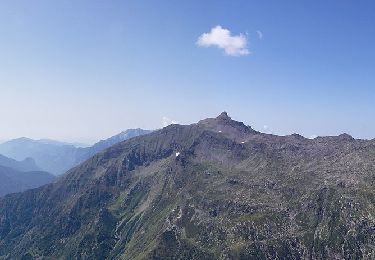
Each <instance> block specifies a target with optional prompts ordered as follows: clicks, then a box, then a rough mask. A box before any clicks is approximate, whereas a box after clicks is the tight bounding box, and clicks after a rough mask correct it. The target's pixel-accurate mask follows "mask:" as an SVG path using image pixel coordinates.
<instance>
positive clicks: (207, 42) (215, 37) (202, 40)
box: [196, 25, 250, 56]
mask: <svg viewBox="0 0 375 260" xmlns="http://www.w3.org/2000/svg"><path fill="white" fill-rule="evenodd" d="M196 44H197V45H198V46H201V47H211V46H215V47H218V48H220V49H223V50H224V51H225V54H227V55H229V56H245V55H248V54H250V51H249V50H248V49H247V38H246V36H245V35H243V34H239V35H233V36H232V35H231V32H230V31H229V30H228V29H225V28H223V27H221V26H220V25H217V26H215V27H214V28H212V29H211V31H210V32H209V33H203V34H202V35H201V36H199V38H198V40H197V42H196Z"/></svg>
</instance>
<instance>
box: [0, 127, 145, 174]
mask: <svg viewBox="0 0 375 260" xmlns="http://www.w3.org/2000/svg"><path fill="white" fill-rule="evenodd" d="M149 132H150V131H149V130H143V129H129V130H126V131H124V132H122V133H120V134H118V135H115V136H113V137H111V138H109V139H107V140H102V141H100V142H98V143H97V144H95V145H93V146H92V147H86V148H81V147H76V146H74V145H72V144H66V143H63V142H59V141H53V140H47V139H42V140H32V139H29V138H18V139H14V140H10V141H7V142H5V143H3V144H0V154H3V155H5V156H7V157H11V158H14V159H16V160H24V159H25V158H29V157H31V158H33V159H34V160H35V162H36V164H37V165H38V166H39V167H40V168H41V169H42V170H44V171H48V172H50V173H53V174H55V175H59V174H62V173H64V172H66V171H67V170H69V169H70V168H72V167H74V166H76V165H78V164H79V163H81V162H82V161H84V160H86V159H88V158H90V157H91V156H93V155H94V154H96V153H98V152H100V151H102V150H103V149H105V148H108V147H110V146H111V145H113V144H115V143H118V142H121V141H124V140H127V139H129V138H132V137H135V136H138V135H143V134H147V133H149Z"/></svg>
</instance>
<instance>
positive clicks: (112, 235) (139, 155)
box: [0, 112, 375, 259]
mask: <svg viewBox="0 0 375 260" xmlns="http://www.w3.org/2000/svg"><path fill="white" fill-rule="evenodd" d="M0 256H1V257H0V258H1V259H375V141H374V140H358V139H353V138H352V137H351V136H349V135H347V134H342V135H340V136H336V137H317V138H315V139H306V138H304V137H302V136H300V135H298V134H293V135H289V136H276V135H270V134H264V133H260V132H257V131H255V130H253V129H252V128H251V127H249V126H246V125H244V124H243V123H241V122H237V121H234V120H232V119H231V118H230V117H229V116H228V115H227V114H226V113H225V112H223V113H222V114H220V115H219V116H218V117H217V118H208V119H204V120H201V121H200V122H198V123H196V124H192V125H176V124H174V125H170V126H168V127H165V128H163V129H161V130H157V131H154V132H151V133H148V134H145V135H142V136H138V137H134V138H131V139H129V140H126V141H123V142H120V143H118V144H115V145H113V146H111V147H109V148H108V149H106V150H104V151H103V152H101V153H98V154H96V155H94V156H93V157H91V158H89V159H88V160H87V161H84V162H83V163H81V164H79V165H78V166H77V167H75V168H73V169H71V170H69V171H68V172H67V173H66V174H64V175H62V176H61V177H60V178H59V179H58V180H57V181H56V182H55V183H52V184H48V185H45V186H42V187H40V188H37V189H33V190H28V191H25V192H23V193H17V194H10V195H7V196H5V197H3V198H0Z"/></svg>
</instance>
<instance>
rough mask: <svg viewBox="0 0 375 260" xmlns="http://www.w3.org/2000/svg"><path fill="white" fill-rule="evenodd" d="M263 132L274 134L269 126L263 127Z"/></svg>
mask: <svg viewBox="0 0 375 260" xmlns="http://www.w3.org/2000/svg"><path fill="white" fill-rule="evenodd" d="M263 132H264V133H265V134H273V131H272V130H271V129H270V127H269V126H268V125H264V126H263Z"/></svg>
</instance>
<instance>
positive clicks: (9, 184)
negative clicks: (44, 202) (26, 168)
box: [0, 166, 55, 197]
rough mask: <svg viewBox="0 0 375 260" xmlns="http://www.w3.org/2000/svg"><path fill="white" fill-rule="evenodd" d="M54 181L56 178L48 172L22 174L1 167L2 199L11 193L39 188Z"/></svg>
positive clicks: (0, 190)
mask: <svg viewBox="0 0 375 260" xmlns="http://www.w3.org/2000/svg"><path fill="white" fill-rule="evenodd" d="M54 180H55V177H54V176H53V175H52V174H50V173H48V172H42V171H30V172H21V171H17V170H15V169H12V168H8V167H4V166H0V197H1V196H4V195H6V194H9V193H15V192H21V191H25V190H28V189H33V188H38V187H40V186H43V185H45V184H48V183H51V182H53V181H54Z"/></svg>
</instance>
